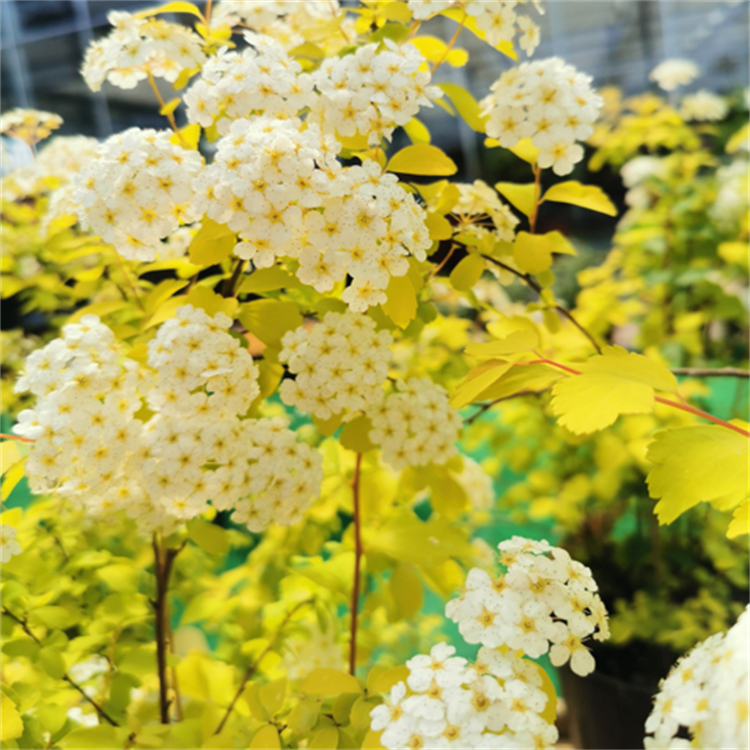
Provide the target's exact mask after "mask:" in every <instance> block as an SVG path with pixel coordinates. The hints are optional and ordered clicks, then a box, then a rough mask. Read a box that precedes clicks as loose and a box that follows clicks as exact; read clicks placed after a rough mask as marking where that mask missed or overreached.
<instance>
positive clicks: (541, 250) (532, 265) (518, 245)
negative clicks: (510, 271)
mask: <svg viewBox="0 0 750 750" xmlns="http://www.w3.org/2000/svg"><path fill="white" fill-rule="evenodd" d="M553 252H555V246H554V245H553V243H552V242H550V239H549V237H547V235H545V234H529V233H528V232H519V233H518V234H517V235H516V241H515V242H514V243H513V260H514V261H515V262H516V265H517V266H518V267H519V268H520V269H521V270H522V271H525V272H526V273H541V272H542V271H546V270H547V269H548V268H549V267H550V266H551V265H552V253H553Z"/></svg>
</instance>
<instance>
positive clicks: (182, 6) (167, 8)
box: [134, 0, 204, 21]
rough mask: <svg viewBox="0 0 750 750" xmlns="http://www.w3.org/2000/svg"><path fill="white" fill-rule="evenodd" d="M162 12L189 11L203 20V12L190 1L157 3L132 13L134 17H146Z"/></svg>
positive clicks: (177, 0)
mask: <svg viewBox="0 0 750 750" xmlns="http://www.w3.org/2000/svg"><path fill="white" fill-rule="evenodd" d="M162 13H190V14H191V15H193V16H197V17H198V18H200V19H201V21H202V20H204V19H203V13H201V12H200V10H198V8H197V7H196V6H195V5H193V4H192V3H187V2H181V0H176V1H175V2H172V3H167V4H166V5H159V6H157V7H156V8H149V9H148V10H142V11H141V12H140V13H136V14H134V18H148V17H149V16H157V15H161V14H162Z"/></svg>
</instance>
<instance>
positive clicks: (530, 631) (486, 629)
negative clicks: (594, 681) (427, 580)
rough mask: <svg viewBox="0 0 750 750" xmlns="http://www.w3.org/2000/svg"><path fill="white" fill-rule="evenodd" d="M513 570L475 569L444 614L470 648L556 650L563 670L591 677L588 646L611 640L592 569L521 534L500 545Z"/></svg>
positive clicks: (532, 654) (536, 654) (534, 653)
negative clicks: (565, 666)
mask: <svg viewBox="0 0 750 750" xmlns="http://www.w3.org/2000/svg"><path fill="white" fill-rule="evenodd" d="M498 549H499V550H500V561H501V563H502V564H503V565H504V566H505V568H506V572H505V573H504V574H501V575H500V576H499V577H498V578H495V579H493V578H492V577H491V576H490V575H489V573H487V572H485V571H483V570H480V569H479V568H473V569H472V570H471V571H469V575H468V577H467V579H466V585H465V588H464V591H463V593H462V594H461V596H460V597H459V598H458V599H453V600H452V601H450V602H448V604H447V605H446V607H445V614H446V616H447V617H449V618H450V619H451V620H453V622H456V623H458V629H459V632H460V633H461V635H462V636H463V638H464V640H465V641H466V642H467V643H481V644H482V645H484V646H487V647H489V648H498V647H500V646H507V647H508V648H510V649H513V650H515V651H523V652H524V653H525V654H526V655H528V656H530V657H531V658H534V659H536V658H538V657H539V656H541V655H542V654H546V653H547V652H548V651H549V655H550V661H551V662H552V664H554V665H555V666H556V667H559V666H562V665H563V664H565V663H566V662H568V661H570V668H571V669H572V670H573V671H574V672H575V673H576V674H579V675H582V676H585V675H587V674H589V673H590V672H592V671H593V670H594V666H595V665H594V658H593V656H591V653H590V652H589V650H588V649H587V648H586V645H585V643H584V641H585V640H587V639H588V638H591V637H593V638H595V639H597V640H604V639H605V638H607V637H608V625H607V612H606V609H605V607H604V604H603V603H602V601H601V599H600V598H599V595H598V594H597V593H596V591H597V585H596V582H595V581H594V579H593V578H592V577H591V571H590V570H589V569H588V568H586V567H585V566H584V565H582V564H581V563H579V562H576V561H575V560H571V558H570V555H568V553H567V552H566V551H565V550H563V549H561V548H559V547H551V546H550V545H549V544H548V543H547V542H534V541H531V540H528V539H522V538H521V537H513V538H512V539H511V540H509V541H506V542H502V543H501V544H499V545H498Z"/></svg>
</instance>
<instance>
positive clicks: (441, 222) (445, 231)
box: [424, 211, 453, 240]
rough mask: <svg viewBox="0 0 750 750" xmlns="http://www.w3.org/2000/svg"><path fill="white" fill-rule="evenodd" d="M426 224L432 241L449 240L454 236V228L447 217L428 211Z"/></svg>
mask: <svg viewBox="0 0 750 750" xmlns="http://www.w3.org/2000/svg"><path fill="white" fill-rule="evenodd" d="M424 223H425V226H426V227H427V229H428V230H429V232H430V239H431V240H449V239H450V238H451V237H452V236H453V226H452V225H451V223H450V222H449V221H448V219H446V218H445V216H440V214H437V213H433V212H432V211H428V212H427V218H426V219H425V222H424Z"/></svg>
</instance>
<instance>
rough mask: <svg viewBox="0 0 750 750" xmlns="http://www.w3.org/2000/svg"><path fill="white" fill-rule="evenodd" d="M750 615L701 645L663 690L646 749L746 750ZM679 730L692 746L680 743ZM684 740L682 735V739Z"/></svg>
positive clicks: (749, 733)
mask: <svg viewBox="0 0 750 750" xmlns="http://www.w3.org/2000/svg"><path fill="white" fill-rule="evenodd" d="M749 618H750V612H749V611H748V609H747V608H746V609H745V611H744V612H743V613H742V614H741V615H740V617H739V619H738V620H737V622H736V623H735V624H734V625H733V626H732V627H731V628H730V629H729V631H728V632H727V633H717V634H716V635H712V636H711V637H710V638H708V639H707V640H705V641H703V642H702V643H699V644H698V645H697V646H696V647H695V648H694V649H693V650H692V651H690V652H689V653H688V654H687V655H686V656H683V657H682V658H680V659H679V660H678V661H677V663H676V664H675V665H674V666H673V667H672V669H671V670H670V672H669V675H667V677H666V679H664V680H662V681H661V683H660V685H659V692H658V693H657V695H656V697H655V698H654V707H653V709H652V711H651V714H650V716H649V717H648V719H647V720H646V732H647V733H648V734H649V735H652V736H647V737H646V738H645V739H644V745H645V747H646V748H647V750H657V748H658V749H661V748H678V747H680V748H682V747H686V748H687V747H693V748H718V747H720V748H727V750H740V748H746V747H747V746H748V741H749V740H750V731H749V730H750V727H749V724H750V718H748V717H750V697H749V696H750V647H749V646H748V644H750V627H749V624H750V619H749ZM681 728H683V729H685V730H687V731H688V733H689V735H690V738H691V741H688V740H684V739H681V738H678V737H677V735H678V732H680V730H681ZM683 736H684V735H683Z"/></svg>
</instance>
